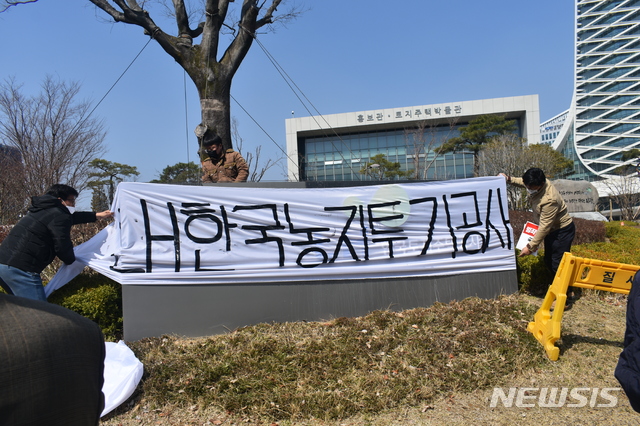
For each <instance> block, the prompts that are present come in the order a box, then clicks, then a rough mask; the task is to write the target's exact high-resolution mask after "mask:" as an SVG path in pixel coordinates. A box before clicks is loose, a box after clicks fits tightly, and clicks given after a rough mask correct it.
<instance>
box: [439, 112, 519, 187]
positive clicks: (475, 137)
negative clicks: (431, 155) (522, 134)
mask: <svg viewBox="0 0 640 426" xmlns="http://www.w3.org/2000/svg"><path fill="white" fill-rule="evenodd" d="M515 130H516V123H515V121H514V120H507V119H506V118H505V117H504V116H503V115H481V116H480V117H478V118H476V119H475V120H471V121H470V122H469V124H468V125H466V126H465V127H461V128H460V136H457V137H455V138H451V139H449V140H448V141H446V142H444V143H443V144H442V145H440V146H439V147H438V148H436V150H435V151H436V153H438V154H445V153H447V152H459V151H470V152H472V153H473V175H474V176H476V177H477V176H480V161H479V160H478V155H479V153H480V150H481V149H482V147H483V146H484V145H485V144H487V143H489V142H490V141H491V139H493V138H494V137H495V136H497V135H504V134H507V133H512V132H514V131H515Z"/></svg>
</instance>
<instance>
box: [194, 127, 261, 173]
mask: <svg viewBox="0 0 640 426" xmlns="http://www.w3.org/2000/svg"><path fill="white" fill-rule="evenodd" d="M199 154H200V160H201V163H202V173H203V175H202V182H214V183H215V182H246V181H247V177H248V176H249V166H248V165H247V162H246V161H245V160H244V158H242V155H240V153H238V152H235V151H234V150H233V149H227V150H226V151H225V149H224V147H223V146H222V139H220V136H218V135H215V134H211V133H207V134H205V135H204V136H203V138H202V148H201V149H200V151H199Z"/></svg>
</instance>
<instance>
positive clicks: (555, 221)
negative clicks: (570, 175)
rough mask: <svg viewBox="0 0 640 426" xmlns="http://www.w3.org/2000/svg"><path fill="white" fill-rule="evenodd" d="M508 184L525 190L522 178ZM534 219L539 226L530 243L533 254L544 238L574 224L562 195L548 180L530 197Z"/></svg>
mask: <svg viewBox="0 0 640 426" xmlns="http://www.w3.org/2000/svg"><path fill="white" fill-rule="evenodd" d="M508 182H509V183H510V184H512V185H515V186H520V187H522V188H524V187H525V186H524V183H523V181H522V178H518V177H511V178H509V180H508ZM529 202H530V203H531V210H532V211H533V218H534V220H535V221H536V222H537V224H538V231H537V232H536V235H535V236H534V237H533V239H532V240H531V241H529V244H528V246H529V250H531V251H532V252H534V251H536V250H538V247H540V244H542V242H543V241H544V238H545V237H546V236H547V235H549V233H550V232H553V231H556V230H558V229H560V228H564V227H565V226H568V225H570V224H571V223H572V222H573V219H571V216H569V212H568V210H567V206H566V204H565V203H564V200H563V199H562V195H560V193H559V192H558V190H557V189H556V188H555V187H554V186H553V184H552V183H551V182H550V181H549V179H547V180H546V181H545V183H544V185H542V188H540V190H538V192H536V193H535V194H533V195H529Z"/></svg>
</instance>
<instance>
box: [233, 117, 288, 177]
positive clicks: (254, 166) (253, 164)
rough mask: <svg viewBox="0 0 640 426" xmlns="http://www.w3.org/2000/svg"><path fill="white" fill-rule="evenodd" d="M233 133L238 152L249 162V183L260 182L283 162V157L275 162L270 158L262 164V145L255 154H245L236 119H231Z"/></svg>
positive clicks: (257, 147)
mask: <svg viewBox="0 0 640 426" xmlns="http://www.w3.org/2000/svg"><path fill="white" fill-rule="evenodd" d="M231 133H232V135H233V139H234V140H235V141H236V148H237V151H238V152H239V153H240V155H242V157H243V158H244V160H245V161H246V162H247V166H249V178H248V179H247V180H248V181H249V182H260V181H261V180H262V178H263V177H264V175H265V173H267V171H268V170H269V169H271V168H272V167H274V166H276V165H277V164H278V163H279V162H280V161H282V156H280V157H278V158H276V159H275V160H274V159H272V158H268V159H267V161H266V162H261V159H260V155H261V154H262V146H261V145H258V146H256V149H255V151H254V152H249V151H247V152H244V153H243V152H242V148H243V145H244V139H242V136H240V132H239V131H238V120H236V118H235V117H233V118H232V119H231Z"/></svg>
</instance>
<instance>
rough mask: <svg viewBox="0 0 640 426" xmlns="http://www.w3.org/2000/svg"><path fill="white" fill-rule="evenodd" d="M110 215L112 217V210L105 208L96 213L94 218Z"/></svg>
mask: <svg viewBox="0 0 640 426" xmlns="http://www.w3.org/2000/svg"><path fill="white" fill-rule="evenodd" d="M110 217H113V212H112V211H111V210H105V211H103V212H100V213H96V218H98V219H108V218H110Z"/></svg>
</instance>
